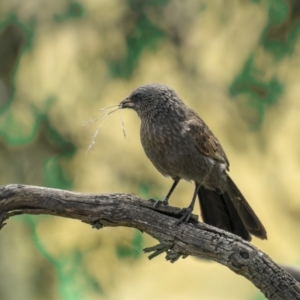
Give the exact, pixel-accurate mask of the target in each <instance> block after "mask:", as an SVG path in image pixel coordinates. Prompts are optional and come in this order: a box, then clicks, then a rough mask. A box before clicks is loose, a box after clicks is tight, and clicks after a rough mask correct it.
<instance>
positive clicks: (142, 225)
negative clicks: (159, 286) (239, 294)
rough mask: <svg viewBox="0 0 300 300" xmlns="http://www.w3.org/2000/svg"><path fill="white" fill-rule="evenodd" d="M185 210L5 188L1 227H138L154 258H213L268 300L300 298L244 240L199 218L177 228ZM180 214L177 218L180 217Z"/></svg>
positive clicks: (287, 278)
mask: <svg viewBox="0 0 300 300" xmlns="http://www.w3.org/2000/svg"><path fill="white" fill-rule="evenodd" d="M179 212H180V209H179V208H175V207H171V206H160V207H158V208H156V209H154V206H153V202H151V201H145V200H143V199H141V198H139V197H136V196H133V195H127V194H80V193H73V192H69V191H64V190H57V189H50V188H44V187H36V186H26V185H16V184H11V185H6V186H1V187H0V226H1V227H0V228H2V227H3V226H4V225H5V221H6V220H8V219H9V218H10V217H12V216H15V215H21V214H36V215H38V214H48V215H54V216H60V217H65V218H72V219H78V220H81V221H82V222H85V223H87V224H90V225H92V227H93V228H97V229H100V228H101V227H108V226H126V227H133V228H137V229H139V230H141V231H143V232H146V233H148V234H149V235H151V236H152V237H154V238H156V239H157V240H159V241H160V243H159V244H158V245H157V246H154V247H150V248H147V249H145V250H144V251H145V252H153V253H152V254H151V255H150V256H149V258H153V257H155V256H157V255H159V254H161V253H163V252H165V253H166V259H167V260H170V261H171V262H174V261H176V260H177V259H178V258H180V257H186V256H188V255H193V256H197V257H201V258H206V259H211V260H214V261H216V262H218V263H220V264H223V265H225V266H227V267H228V268H229V269H231V270H232V271H233V272H235V273H237V274H239V275H242V276H244V277H246V278H247V279H248V280H250V281H251V282H252V283H253V284H254V285H255V286H256V287H257V288H258V289H260V290H261V291H262V292H263V293H264V295H265V296H266V297H267V298H268V299H276V300H277V299H300V284H299V283H298V282H297V281H296V280H295V279H294V278H293V277H292V276H291V275H289V274H288V273H286V272H285V271H284V270H283V269H281V268H280V267H279V266H278V265H276V264H275V263H274V262H273V261H272V260H271V259H270V258H269V257H268V256H267V255H266V254H264V253H263V252H261V251H260V250H258V249H257V248H256V247H254V246H253V245H251V244H250V243H248V242H246V241H244V240H242V239H241V238H239V237H238V236H235V235H233V234H231V233H228V232H226V231H223V230H219V229H218V228H215V227H212V226H209V225H207V224H204V223H198V222H197V217H196V216H194V215H193V217H192V219H191V221H190V222H189V223H188V224H181V225H176V224H175V223H176V221H177V218H178V213H179ZM176 214H177V215H176Z"/></svg>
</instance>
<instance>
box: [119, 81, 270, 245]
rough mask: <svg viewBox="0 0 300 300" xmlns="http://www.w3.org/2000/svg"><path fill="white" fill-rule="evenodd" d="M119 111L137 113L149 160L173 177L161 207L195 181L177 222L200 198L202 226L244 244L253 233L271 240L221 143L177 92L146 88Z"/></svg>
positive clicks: (137, 91) (133, 94)
mask: <svg viewBox="0 0 300 300" xmlns="http://www.w3.org/2000/svg"><path fill="white" fill-rule="evenodd" d="M119 108H120V109H126V108H128V109H132V110H134V111H135V112H136V113H137V115H138V116H139V118H140V119H141V125H140V139H141V144H142V146H143V148H144V151H145V154H146V156H147V157H148V158H149V159H150V161H151V162H152V164H153V165H154V166H155V168H156V169H157V170H158V171H159V172H160V173H161V174H162V175H164V176H166V177H170V178H172V179H173V184H172V186H171V188H170V190H169V192H168V193H167V195H166V197H165V198H164V200H162V201H159V202H157V204H158V203H160V204H159V205H161V204H162V205H169V199H170V196H171V195H172V193H173V191H174V190H175V188H176V186H177V184H178V183H179V181H180V180H187V181H192V182H194V184H195V190H194V194H193V197H192V201H191V203H190V204H189V206H188V207H186V208H184V209H182V211H181V217H180V219H179V220H178V222H177V224H181V223H183V222H184V223H186V222H188V221H189V219H190V217H191V215H192V211H193V209H194V205H195V201H196V198H197V196H198V199H199V202H200V210H201V215H202V220H203V222H205V223H207V224H209V225H212V226H215V227H218V228H220V229H223V230H225V231H228V232H231V233H233V234H235V235H238V236H240V237H241V238H243V239H244V240H246V241H251V235H253V236H256V237H258V238H260V239H267V232H266V230H265V228H264V226H263V224H262V223H261V221H260V220H259V218H258V217H257V215H256V214H255V212H254V211H253V209H252V208H251V207H250V205H249V204H248V202H247V201H246V199H245V197H244V196H243V195H242V193H241V192H240V190H239V189H238V187H237V186H236V185H235V183H234V182H233V180H232V179H231V178H230V176H229V174H228V172H229V161H228V158H227V156H226V154H225V151H224V150H223V148H222V146H221V144H220V142H219V140H218V139H217V138H216V137H215V135H214V134H213V132H212V131H211V130H210V129H209V127H208V125H206V123H205V122H204V121H203V119H202V118H201V117H200V116H199V115H198V114H197V113H196V112H195V111H194V110H193V109H191V108H190V107H188V106H187V105H186V104H185V103H184V102H183V100H181V98H180V97H179V96H178V94H177V93H176V92H175V90H173V89H172V88H171V87H169V86H167V85H165V84H160V83H149V84H144V85H141V86H139V87H137V88H136V89H135V90H133V91H132V92H131V93H130V95H129V96H128V97H126V98H125V99H124V100H123V101H121V102H120V104H119ZM157 204H156V205H157Z"/></svg>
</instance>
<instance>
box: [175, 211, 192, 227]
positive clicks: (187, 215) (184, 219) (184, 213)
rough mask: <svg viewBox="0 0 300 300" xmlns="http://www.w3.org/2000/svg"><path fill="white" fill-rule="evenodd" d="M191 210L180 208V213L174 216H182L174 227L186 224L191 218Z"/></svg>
mask: <svg viewBox="0 0 300 300" xmlns="http://www.w3.org/2000/svg"><path fill="white" fill-rule="evenodd" d="M192 212H193V209H192V208H190V207H187V208H182V209H181V210H180V211H178V212H177V213H176V215H182V216H181V218H180V219H179V220H177V221H176V225H180V224H181V223H187V222H188V221H189V220H190V218H191V216H192Z"/></svg>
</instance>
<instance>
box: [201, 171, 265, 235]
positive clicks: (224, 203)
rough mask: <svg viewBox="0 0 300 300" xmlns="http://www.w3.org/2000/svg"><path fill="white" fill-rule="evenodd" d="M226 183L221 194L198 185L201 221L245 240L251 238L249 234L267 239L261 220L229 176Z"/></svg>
mask: <svg viewBox="0 0 300 300" xmlns="http://www.w3.org/2000/svg"><path fill="white" fill-rule="evenodd" d="M227 183H228V184H227V189H226V191H225V192H224V193H223V194H220V193H218V192H217V191H213V190H209V189H207V188H205V187H203V186H201V187H200V189H199V193H198V196H199V201H200V208H201V213H202V219H203V221H204V222H205V223H207V224H210V225H212V226H215V227H218V228H221V229H224V230H227V231H229V232H232V233H234V234H236V235H238V236H240V237H242V238H243V239H245V240H247V241H250V240H251V235H250V234H252V235H255V236H256V237H258V238H260V239H267V232H266V230H265V228H264V226H263V225H262V223H261V221H260V220H259V218H258V217H257V216H256V214H255V213H254V211H253V210H252V208H251V207H250V205H249V204H248V202H247V201H246V199H245V198H244V196H243V195H242V193H241V192H240V191H239V189H238V188H237V186H236V185H235V184H234V182H233V181H232V179H231V178H230V177H229V176H228V180H227Z"/></svg>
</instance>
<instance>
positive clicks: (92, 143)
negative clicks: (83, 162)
mask: <svg viewBox="0 0 300 300" xmlns="http://www.w3.org/2000/svg"><path fill="white" fill-rule="evenodd" d="M116 106H117V108H115V109H112V110H111V111H109V112H106V113H104V114H102V115H101V116H99V117H97V118H95V119H90V120H89V121H85V122H83V123H82V126H85V125H87V124H93V123H95V122H97V121H98V120H100V119H102V122H101V123H100V125H99V126H98V128H97V130H96V131H95V133H94V134H93V136H92V141H91V143H90V145H89V147H88V149H87V151H86V155H87V154H88V153H89V151H90V150H91V149H93V148H94V145H95V144H96V138H97V136H98V133H99V130H100V128H101V127H102V125H103V124H104V122H105V120H106V118H107V117H108V116H109V115H111V114H112V113H113V112H115V111H117V110H121V109H122V107H121V106H120V105H119V104H116V105H111V106H107V107H104V108H102V109H100V111H106V110H107V109H109V108H114V107H116ZM120 119H121V124H122V130H123V134H124V137H125V138H126V133H125V125H124V121H123V115H122V112H121V111H120Z"/></svg>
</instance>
